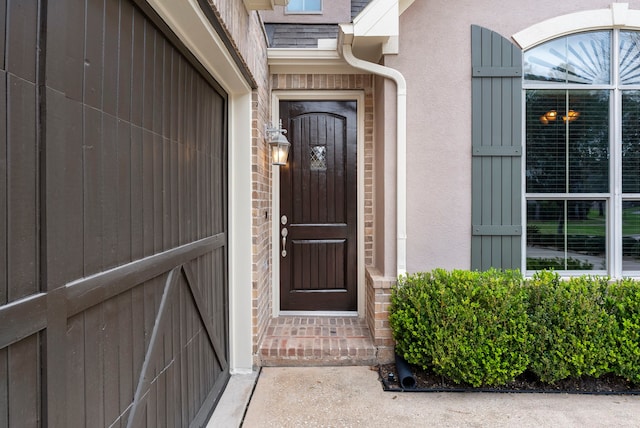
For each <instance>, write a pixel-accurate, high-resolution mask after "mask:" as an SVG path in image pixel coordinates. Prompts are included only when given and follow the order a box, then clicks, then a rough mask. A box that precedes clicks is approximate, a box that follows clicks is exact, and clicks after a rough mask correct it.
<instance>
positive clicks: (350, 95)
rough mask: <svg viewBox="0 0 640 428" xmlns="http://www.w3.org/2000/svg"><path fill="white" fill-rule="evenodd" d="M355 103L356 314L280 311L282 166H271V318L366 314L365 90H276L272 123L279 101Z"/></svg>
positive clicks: (275, 118) (275, 117)
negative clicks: (356, 207) (356, 186)
mask: <svg viewBox="0 0 640 428" xmlns="http://www.w3.org/2000/svg"><path fill="white" fill-rule="evenodd" d="M289 100H293V101H312V100H322V101H324V100H326V101H333V100H335V101H355V102H356V106H357V112H356V117H357V124H356V128H357V149H356V150H357V168H358V175H357V183H358V190H357V193H358V202H357V206H358V229H357V230H358V239H357V241H356V242H357V245H358V284H357V286H356V289H357V294H358V310H357V311H312V312H307V311H281V310H280V263H279V262H278V261H279V260H280V222H279V221H278V219H279V218H280V169H279V168H280V167H278V166H275V165H272V166H271V213H272V217H271V290H272V296H273V301H272V305H271V306H272V308H273V310H272V316H273V317H278V316H280V315H311V314H312V315H331V316H356V315H357V316H358V317H360V318H363V317H364V315H365V310H364V309H365V306H364V305H365V270H364V92H363V91H354V90H350V91H273V92H272V94H271V117H272V122H273V123H277V122H278V118H279V117H280V101H289Z"/></svg>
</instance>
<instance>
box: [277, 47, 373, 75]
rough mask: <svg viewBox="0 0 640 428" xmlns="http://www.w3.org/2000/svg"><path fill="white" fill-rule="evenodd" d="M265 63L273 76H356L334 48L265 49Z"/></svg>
mask: <svg viewBox="0 0 640 428" xmlns="http://www.w3.org/2000/svg"><path fill="white" fill-rule="evenodd" d="M267 63H268V64H269V68H270V70H271V73H274V74H296V73H300V74H305V73H315V74H323V73H339V74H356V73H359V72H360V71H359V70H357V69H355V68H353V67H352V66H350V65H349V64H347V62H346V61H345V60H344V59H343V58H342V57H341V56H340V55H339V54H338V51H337V49H336V48H330V49H319V48H317V49H313V48H312V49H288V48H269V49H267Z"/></svg>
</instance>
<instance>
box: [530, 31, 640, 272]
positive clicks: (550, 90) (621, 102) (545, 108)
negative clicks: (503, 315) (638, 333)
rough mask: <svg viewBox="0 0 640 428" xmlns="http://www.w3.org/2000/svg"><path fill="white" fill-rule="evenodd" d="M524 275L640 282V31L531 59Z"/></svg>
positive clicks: (568, 45)
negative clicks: (587, 274) (587, 275)
mask: <svg viewBox="0 0 640 428" xmlns="http://www.w3.org/2000/svg"><path fill="white" fill-rule="evenodd" d="M523 67H524V89H525V103H526V110H525V111H526V130H525V134H526V139H525V141H526V152H525V153H526V154H525V156H526V160H525V165H526V167H525V177H524V182H525V200H526V226H527V227H526V269H527V271H534V270H538V269H543V268H554V269H556V270H559V271H565V272H567V273H569V274H570V273H571V272H572V271H575V272H583V273H584V271H591V272H592V273H601V274H607V275H611V276H613V277H620V276H623V275H629V276H631V275H633V276H638V275H640V32H635V31H620V30H611V31H593V32H585V33H578V34H572V35H569V36H565V37H562V38H558V39H555V40H552V41H549V42H547V43H544V44H542V45H539V46H536V47H534V48H532V49H530V50H528V51H526V52H525V54H524V65H523Z"/></svg>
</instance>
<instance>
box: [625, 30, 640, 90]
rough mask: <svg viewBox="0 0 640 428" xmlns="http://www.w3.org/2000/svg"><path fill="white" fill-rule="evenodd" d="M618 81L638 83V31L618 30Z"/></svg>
mask: <svg viewBox="0 0 640 428" xmlns="http://www.w3.org/2000/svg"><path fill="white" fill-rule="evenodd" d="M620 83H621V84H623V85H631V84H638V83H640V33H637V32H635V31H622V32H620Z"/></svg>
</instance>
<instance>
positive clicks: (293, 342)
mask: <svg viewBox="0 0 640 428" xmlns="http://www.w3.org/2000/svg"><path fill="white" fill-rule="evenodd" d="M259 353H260V362H261V365H262V366H265V367H274V366H275V367H277V366H336V365H375V364H377V349H376V346H375V345H374V343H373V340H372V339H371V334H370V333H369V329H368V327H367V326H366V324H365V323H364V321H363V320H361V319H358V318H355V317H299V316H295V317H278V318H274V319H272V320H271V322H270V323H269V327H268V328H267V335H266V336H265V337H264V339H263V341H262V344H261V346H260V350H259Z"/></svg>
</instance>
